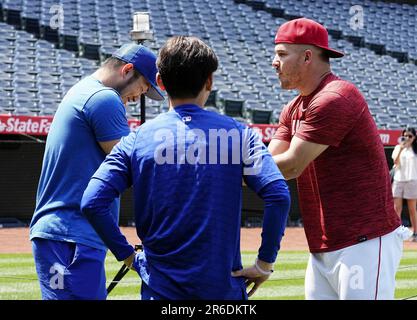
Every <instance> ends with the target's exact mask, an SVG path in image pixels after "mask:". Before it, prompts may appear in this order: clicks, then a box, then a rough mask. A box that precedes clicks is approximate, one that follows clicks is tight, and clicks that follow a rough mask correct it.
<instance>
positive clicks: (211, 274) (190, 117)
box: [82, 105, 288, 299]
mask: <svg viewBox="0 0 417 320" xmlns="http://www.w3.org/2000/svg"><path fill="white" fill-rule="evenodd" d="M217 134H218V135H220V136H221V137H216V135H217ZM225 137H226V138H225ZM222 140H223V141H222ZM254 159H255V161H253V160H254ZM255 167H257V168H255ZM242 178H244V180H245V183H246V184H247V185H248V186H249V187H250V188H251V189H252V190H254V191H255V192H260V190H261V189H262V188H263V187H265V186H267V185H268V184H270V183H271V182H273V181H276V180H282V181H281V182H282V184H283V185H284V187H283V189H284V194H285V199H286V203H288V188H287V186H286V184H285V181H284V178H283V176H282V175H281V173H280V172H279V170H278V168H277V166H276V165H275V163H274V161H273V159H272V157H271V155H270V154H269V153H268V150H267V149H266V147H265V146H264V144H263V143H262V141H261V140H260V138H259V136H257V135H256V134H255V133H254V131H253V130H252V129H250V128H248V127H246V126H244V125H242V124H240V123H238V122H237V121H235V120H234V119H232V118H229V117H226V116H223V115H219V114H216V113H213V112H209V111H206V110H203V109H202V108H200V107H198V106H196V105H181V106H177V107H176V108H175V109H174V110H172V111H169V112H167V113H165V114H161V115H159V116H157V117H156V118H155V119H153V120H151V121H148V122H146V123H145V124H144V125H142V126H141V127H139V128H138V130H137V131H136V132H132V133H131V134H130V135H129V136H127V137H124V138H122V140H121V141H120V143H119V144H117V145H116V146H115V148H114V149H113V151H112V153H111V154H110V155H108V156H107V158H106V160H105V161H104V162H103V164H102V165H101V166H100V168H99V169H98V171H97V172H96V173H95V174H94V176H93V178H92V180H91V182H90V184H89V187H88V188H87V190H86V192H85V194H84V197H83V203H82V207H83V211H84V212H85V213H86V214H87V215H88V216H89V220H90V221H91V223H92V224H94V226H95V228H96V230H98V232H99V234H100V236H101V237H102V238H103V239H107V241H106V243H107V244H108V245H109V249H110V250H112V252H113V253H114V254H115V255H116V258H117V259H118V260H123V259H126V258H127V257H128V256H129V255H130V254H131V253H132V251H133V249H132V248H131V246H129V245H128V243H127V242H126V240H125V238H124V236H122V235H121V233H120V230H119V229H118V227H117V226H116V225H115V224H114V222H113V221H111V219H108V220H106V221H105V220H104V219H103V217H104V216H105V213H104V212H105V211H106V210H107V209H106V198H107V193H109V191H106V192H103V190H104V189H105V188H106V184H108V185H109V187H110V189H109V190H113V191H110V193H112V192H113V194H111V195H109V196H108V198H111V197H114V196H116V195H117V196H118V194H119V193H122V192H123V191H124V190H125V189H126V188H128V187H130V186H131V185H133V192H134V200H135V221H136V228H137V234H138V236H139V238H140V239H141V240H142V244H143V246H144V252H145V256H146V261H147V266H146V270H147V271H146V273H147V275H146V277H143V276H142V280H143V281H145V282H146V284H147V285H148V286H149V287H150V288H151V289H152V290H154V291H155V292H157V293H159V294H160V295H161V296H163V297H166V298H168V299H184V298H188V299H189V298H190V297H191V298H192V297H194V298H197V299H201V298H203V299H213V298H214V297H217V298H218V297H219V292H220V293H221V295H222V297H223V298H224V299H244V298H245V294H246V293H245V289H246V286H245V283H244V279H243V278H241V277H240V278H234V277H232V276H231V271H232V270H239V269H241V268H242V263H241V256H240V226H241V206H242ZM91 208H96V209H97V208H98V209H97V210H99V211H100V213H98V211H95V212H94V213H93V212H92V211H94V210H92V211H89V210H90V209H91ZM283 212H284V214H283V216H285V217H284V219H283V221H284V222H282V224H284V226H285V221H286V220H285V219H286V215H287V213H288V205H286V207H285V208H284V211H283ZM90 213H91V215H90ZM96 213H97V215H96ZM275 232H277V231H275ZM272 251H274V250H272ZM276 251H277V250H276V249H275V252H272V253H271V254H269V256H268V259H272V260H275V256H276ZM274 254H275V255H274ZM225 262H226V263H225ZM138 272H140V273H141V274H143V272H142V271H139V270H138Z"/></svg>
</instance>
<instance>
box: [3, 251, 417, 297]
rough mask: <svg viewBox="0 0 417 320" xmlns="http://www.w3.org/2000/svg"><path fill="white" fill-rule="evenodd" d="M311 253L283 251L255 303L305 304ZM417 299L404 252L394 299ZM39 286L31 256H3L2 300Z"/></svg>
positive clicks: (413, 263) (413, 260)
mask: <svg viewBox="0 0 417 320" xmlns="http://www.w3.org/2000/svg"><path fill="white" fill-rule="evenodd" d="M255 257H256V254H255V253H254V252H245V253H243V254H242V260H243V265H249V264H251V263H252V262H253V261H254V259H255ZM307 260H308V252H303V251H283V252H280V253H279V256H278V262H277V264H276V266H275V269H276V271H275V272H274V273H273V275H272V276H271V278H270V279H269V281H267V282H266V283H264V284H263V285H262V286H261V287H260V288H259V289H258V291H257V292H256V294H255V295H254V296H253V297H252V299H253V300H264V299H265V300H282V299H284V300H303V299H304V274H305V269H306V266H307ZM120 266H121V264H120V263H119V262H117V261H116V259H115V258H114V257H113V256H112V255H111V254H109V255H108V257H107V259H106V270H107V280H108V282H110V281H111V280H112V279H113V277H114V275H115V274H116V273H117V271H118V270H119V268H120ZM139 292H140V281H139V278H138V276H137V275H136V273H134V272H129V273H128V274H127V275H126V276H125V277H124V278H123V280H122V281H121V282H120V283H119V284H118V285H117V286H116V288H115V289H114V290H113V291H112V292H111V294H110V295H109V297H108V299H109V300H119V299H123V300H136V299H139ZM414 295H417V251H416V250H414V251H411V250H408V251H404V254H403V258H402V260H401V264H400V269H399V270H398V273H397V289H396V292H395V297H396V298H397V299H403V298H407V297H410V296H414ZM40 297H41V296H40V290H39V284H38V282H37V277H36V271H35V267H34V264H33V258H32V255H31V254H0V300H32V299H40Z"/></svg>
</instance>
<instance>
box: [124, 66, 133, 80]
mask: <svg viewBox="0 0 417 320" xmlns="http://www.w3.org/2000/svg"><path fill="white" fill-rule="evenodd" d="M133 69H134V67H133V64H132V63H126V64H125V65H124V66H123V67H122V69H121V70H122V76H123V78H124V77H126V75H127V74H128V73H129V72H130V71H134V70H133Z"/></svg>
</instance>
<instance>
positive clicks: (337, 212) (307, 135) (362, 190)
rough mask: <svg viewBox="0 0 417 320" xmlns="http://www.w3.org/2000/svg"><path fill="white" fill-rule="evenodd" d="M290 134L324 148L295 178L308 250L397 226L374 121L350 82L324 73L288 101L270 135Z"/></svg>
mask: <svg viewBox="0 0 417 320" xmlns="http://www.w3.org/2000/svg"><path fill="white" fill-rule="evenodd" d="M293 136H296V137H298V138H300V139H303V140H305V141H309V142H314V143H318V144H324V145H328V146H329V147H328V148H327V149H326V150H325V151H324V152H323V153H322V154H321V155H320V156H319V157H317V158H316V159H315V160H314V161H313V162H312V163H311V164H310V165H309V166H308V167H307V168H306V169H305V170H304V172H303V173H302V174H301V176H300V177H299V178H298V179H297V186H298V193H299V201H300V209H301V214H302V218H303V223H304V229H305V233H306V236H307V241H308V244H309V247H310V251H311V252H326V251H334V250H338V249H342V248H344V247H347V246H351V245H354V244H357V243H359V242H362V241H366V240H369V239H372V238H375V237H379V236H382V235H384V234H387V233H389V232H391V231H393V230H394V229H396V228H397V227H398V226H400V224H401V221H400V219H399V217H398V216H397V214H396V213H395V210H394V203H393V198H392V193H391V182H390V179H389V172H388V167H387V163H386V159H385V153H384V148H383V145H382V142H381V139H380V137H379V134H378V130H377V128H376V125H375V121H374V120H373V118H372V116H371V114H370V112H369V109H368V105H367V103H366V101H365V99H364V98H363V96H362V94H361V93H360V92H359V90H358V89H357V88H356V87H355V86H354V85H353V84H352V83H350V82H348V81H344V80H341V79H340V78H338V77H337V76H335V75H333V74H329V75H328V76H326V77H325V78H324V79H323V81H322V82H321V84H320V85H319V87H318V88H317V89H316V90H315V91H314V92H313V93H312V94H310V95H309V96H298V97H296V98H295V99H294V100H292V101H291V102H290V103H289V104H288V105H287V106H286V107H285V108H284V110H283V111H282V113H281V116H280V120H279V126H278V129H277V132H276V134H275V136H274V139H279V140H284V141H288V142H290V141H291V139H292V137H293Z"/></svg>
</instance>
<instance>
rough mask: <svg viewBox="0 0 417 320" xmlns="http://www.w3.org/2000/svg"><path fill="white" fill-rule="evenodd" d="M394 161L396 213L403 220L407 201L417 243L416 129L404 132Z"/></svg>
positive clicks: (395, 150) (393, 187)
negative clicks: (404, 202)
mask: <svg viewBox="0 0 417 320" xmlns="http://www.w3.org/2000/svg"><path fill="white" fill-rule="evenodd" d="M392 159H393V160H394V168H395V174H394V181H393V183H392V194H393V197H394V207H395V211H396V212H397V214H398V216H399V217H400V218H401V213H402V210H403V199H406V200H407V207H408V213H409V215H410V221H411V227H412V229H413V236H412V237H411V239H410V240H411V241H413V242H417V210H416V202H417V139H416V130H415V129H414V128H407V129H404V130H403V132H402V135H401V142H400V143H399V144H397V145H396V146H395V148H394V151H393V152H392Z"/></svg>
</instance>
